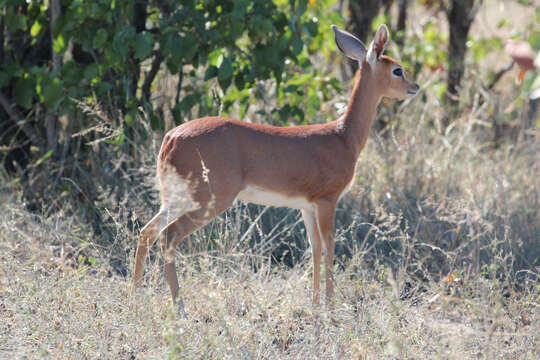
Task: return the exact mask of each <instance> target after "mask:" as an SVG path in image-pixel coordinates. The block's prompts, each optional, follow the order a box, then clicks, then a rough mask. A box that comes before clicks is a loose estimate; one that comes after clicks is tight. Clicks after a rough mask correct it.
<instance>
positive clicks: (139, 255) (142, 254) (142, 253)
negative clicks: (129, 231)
mask: <svg viewBox="0 0 540 360" xmlns="http://www.w3.org/2000/svg"><path fill="white" fill-rule="evenodd" d="M166 217H167V211H166V210H164V209H161V210H160V211H159V213H157V214H156V216H154V217H153V218H152V220H150V221H149V222H148V224H146V225H145V226H144V227H143V228H142V230H141V234H140V235H139V241H138V244H137V252H136V254H135V269H134V271H133V287H132V292H133V291H135V289H136V288H137V287H139V286H141V283H142V278H143V274H144V260H145V259H146V255H147V254H148V249H149V248H150V247H152V245H154V243H155V242H156V240H157V238H158V236H159V233H160V231H161V227H162V224H163V222H164V219H166Z"/></svg>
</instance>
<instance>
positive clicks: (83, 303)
mask: <svg viewBox="0 0 540 360" xmlns="http://www.w3.org/2000/svg"><path fill="white" fill-rule="evenodd" d="M410 106H411V107H412V108H413V109H412V110H410V111H411V112H413V113H412V114H411V113H410V112H407V110H404V112H403V113H401V114H400V115H399V117H400V119H402V120H403V121H404V122H403V123H402V124H401V128H402V129H403V128H404V129H405V130H402V131H401V132H396V133H395V134H393V135H392V136H391V137H390V139H391V140H390V141H384V140H377V139H374V140H373V141H371V143H370V145H369V147H368V148H367V149H366V153H365V154H364V156H363V157H362V159H361V163H360V165H359V167H358V172H359V174H358V175H359V176H358V179H357V183H356V187H355V188H354V189H353V192H352V195H350V196H349V197H348V198H347V199H346V200H345V201H344V202H343V204H342V206H341V208H340V210H339V213H338V219H337V228H338V230H337V234H338V235H337V244H338V254H341V256H340V257H339V258H338V260H337V264H336V266H337V273H336V282H337V295H336V301H335V304H334V308H333V310H331V311H327V310H322V311H314V310H313V309H312V305H311V294H310V289H311V266H310V264H311V263H310V257H309V252H306V253H303V249H304V248H305V242H304V243H302V242H301V241H300V242H299V244H300V245H299V246H300V248H294V247H293V248H289V249H288V251H289V252H291V253H293V254H295V256H294V259H295V260H294V266H293V267H292V268H286V267H283V266H279V265H275V264H272V261H271V259H270V258H269V255H270V253H274V254H276V251H277V249H278V248H280V246H281V245H282V244H283V242H285V243H290V242H291V238H292V242H293V243H295V242H298V241H299V240H298V239H303V237H304V235H303V227H302V226H300V225H299V224H298V220H299V218H298V215H297V214H296V213H294V212H277V214H278V216H276V215H275V214H276V212H274V211H268V212H267V213H265V214H263V215H262V216H260V217H259V215H260V212H259V211H257V209H254V208H252V207H245V206H240V207H237V208H235V209H233V210H231V211H229V212H228V213H226V214H225V216H223V217H221V218H220V219H218V220H217V221H215V222H214V223H213V224H212V225H211V226H209V227H207V228H205V229H204V230H203V231H201V232H199V233H197V234H195V235H194V236H193V237H192V239H191V249H189V248H188V247H187V246H185V248H182V249H181V250H182V251H181V252H182V254H183V255H179V260H180V266H179V271H180V275H181V276H180V279H181V283H182V292H183V295H184V297H185V300H186V308H187V311H188V314H189V316H188V318H185V319H182V318H179V317H178V316H177V315H176V313H175V311H174V308H173V307H172V305H171V302H170V299H169V298H170V295H169V291H168V289H167V287H166V284H165V283H164V281H163V278H162V275H161V270H160V261H159V259H160V258H159V256H158V257H156V254H152V255H151V256H150V259H149V260H148V261H147V264H148V267H149V269H148V271H147V275H148V276H147V281H146V284H147V285H146V287H145V288H144V289H141V290H140V291H139V292H138V293H137V294H136V296H134V297H131V296H130V293H129V288H130V277H129V276H127V277H123V276H119V275H117V273H122V272H125V270H122V269H121V270H119V267H118V263H121V264H123V265H122V266H123V268H124V269H129V268H131V261H132V260H131V259H132V255H133V246H134V239H135V236H136V232H135V231H132V230H130V227H129V226H126V223H128V222H129V220H130V216H132V215H129V212H128V211H127V209H128V208H129V206H130V204H132V203H136V202H138V201H140V196H137V193H136V192H137V191H138V192H144V191H146V190H145V188H140V189H138V190H133V191H132V192H133V193H129V192H128V195H129V197H130V199H131V200H129V199H126V200H125V201H120V204H118V203H116V204H115V203H113V202H109V203H107V201H108V200H107V199H103V200H102V201H103V203H102V205H103V206H104V208H105V209H106V212H107V214H108V216H110V219H109V220H108V221H106V224H108V225H107V226H108V227H109V228H110V229H112V230H110V231H109V233H112V234H114V241H113V242H112V243H109V244H105V243H103V241H102V240H101V241H100V239H96V238H94V236H95V235H94V234H93V231H92V230H91V228H90V227H89V226H85V225H82V224H81V222H80V220H79V219H78V218H77V216H75V215H73V212H71V215H70V210H69V207H67V208H66V209H64V210H65V212H64V213H52V215H46V214H48V212H47V211H44V214H43V215H41V216H37V215H35V214H32V213H28V212H26V211H24V210H23V205H22V204H21V203H20V202H19V201H18V200H17V196H18V194H17V192H5V193H4V194H3V199H2V200H3V201H2V202H1V204H2V205H0V212H1V213H2V217H1V222H0V253H1V254H2V255H0V318H1V321H0V357H6V358H7V357H10V358H11V357H16V358H37V357H40V358H115V359H123V358H126V359H132V358H141V359H152V358H156V359H162V358H166V357H169V358H234V359H236V358H280V359H281V358H295V359H297V358H300V359H304V358H339V359H341V358H355V359H381V358H395V359H405V358H408V359H463V358H465V359H469V358H477V359H493V358H504V359H534V358H536V355H537V353H538V351H539V350H540V339H539V337H540V335H539V334H540V312H539V311H538V308H539V305H540V286H539V281H538V279H539V278H538V268H537V267H535V265H534V264H538V250H537V239H538V237H535V236H536V235H537V234H538V229H539V222H538V216H537V215H538V188H537V184H536V182H537V179H536V177H535V176H536V175H535V174H537V173H538V166H539V165H538V161H537V159H536V158H535V156H534V151H533V150H534V149H535V148H534V147H535V146H537V145H536V143H534V142H533V143H526V144H524V145H522V146H521V147H520V148H514V149H512V151H510V150H508V149H506V148H503V149H499V150H497V149H491V150H483V149H478V148H476V147H477V146H478V147H480V145H478V144H479V143H478V142H477V140H476V139H475V138H474V137H473V135H472V133H467V125H466V124H465V125H459V126H457V127H456V129H455V132H454V133H453V132H449V133H448V134H446V135H445V136H440V135H437V131H436V130H435V129H434V128H430V127H429V126H427V124H426V122H428V121H432V120H433V118H431V119H428V117H429V116H428V115H427V113H422V112H419V110H418V109H414V107H415V105H414V104H412V105H410ZM432 106H435V105H432ZM426 108H429V107H426ZM405 109H406V108H405ZM415 111H416V113H414V112H415ZM413 115H414V116H415V117H412V116H413ZM435 116H436V115H435ZM416 118H419V119H423V120H421V121H424V122H421V123H419V124H417V126H413V124H414V119H416ZM406 119H409V120H406ZM435 120H436V118H435ZM426 139H429V141H426ZM445 143H448V144H449V145H448V146H445V145H444V144H445ZM460 143H461V144H462V145H460ZM150 177H151V176H150ZM478 179H482V180H481V181H478ZM150 181H151V180H150ZM498 186H502V187H503V188H502V189H501V188H498ZM12 189H16V187H12ZM109 201H110V200H109ZM279 211H281V210H279ZM272 214H273V215H272ZM144 216H145V217H150V216H151V211H150V210H149V209H146V210H144ZM283 219H284V220H285V221H283V222H282V223H280V221H279V220H283ZM255 220H256V221H255ZM250 224H255V226H252V227H249V225H250ZM302 244H303V245H302ZM302 246H303V247H302ZM276 256H277V257H279V256H278V255H276ZM521 258H524V259H525V260H523V259H521ZM531 262H532V264H533V265H531V266H527V264H528V263H529V264H531ZM536 266H537V265H536ZM520 270H521V271H520Z"/></svg>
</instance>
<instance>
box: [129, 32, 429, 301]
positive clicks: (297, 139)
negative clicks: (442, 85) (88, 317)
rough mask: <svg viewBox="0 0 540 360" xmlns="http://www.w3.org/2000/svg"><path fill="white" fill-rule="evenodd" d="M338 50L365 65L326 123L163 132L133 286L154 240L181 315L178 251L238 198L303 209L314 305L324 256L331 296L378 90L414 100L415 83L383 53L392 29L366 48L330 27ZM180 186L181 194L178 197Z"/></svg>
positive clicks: (211, 125)
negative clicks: (342, 208)
mask: <svg viewBox="0 0 540 360" xmlns="http://www.w3.org/2000/svg"><path fill="white" fill-rule="evenodd" d="M332 29H333V31H334V36H335V41H336V44H337V47H338V48H339V50H340V51H341V52H342V53H343V54H345V55H346V56H347V57H349V58H351V59H353V60H356V61H358V62H359V65H361V67H360V70H358V72H357V75H356V77H355V81H354V87H353V90H352V93H351V96H350V99H349V101H348V105H347V108H346V110H345V112H344V114H343V115H342V116H341V117H339V118H338V119H337V120H334V121H332V122H329V123H325V124H316V125H302V126H290V127H276V126H268V125H261V124H256V123H248V122H242V121H238V120H234V119H229V118H224V117H205V118H200V119H196V120H192V121H188V122H186V123H184V124H182V125H180V126H178V127H176V128H174V129H172V130H170V131H169V132H168V133H167V134H166V135H165V137H164V139H163V143H162V145H161V149H160V151H159V155H158V158H157V177H158V180H159V190H160V200H161V207H160V210H159V212H158V213H157V215H155V216H154V217H153V218H152V219H151V220H150V222H149V223H148V224H147V225H145V226H144V228H143V229H142V230H141V234H140V237H139V241H138V246H137V252H136V255H135V269H134V278H133V290H135V289H136V288H137V287H138V286H140V285H141V282H142V277H143V272H144V260H145V257H146V255H147V252H148V248H149V247H151V246H152V245H153V244H154V243H155V241H156V240H157V238H158V237H160V247H161V251H162V254H163V257H164V272H165V276H166V279H167V282H168V284H169V287H170V291H171V295H172V300H173V304H176V306H178V308H179V310H180V311H181V312H183V307H184V304H183V301H182V298H181V297H179V294H178V292H179V286H178V279H177V275H176V268H175V261H174V255H175V252H176V248H177V247H178V245H179V244H180V242H181V241H182V239H184V238H186V237H187V236H188V235H189V234H191V233H192V232H194V231H195V230H196V229H199V228H200V227H202V226H203V225H205V224H206V223H208V222H209V221H210V220H212V219H213V218H215V217H216V216H217V215H219V214H221V213H222V212H224V211H225V210H226V209H227V208H229V207H230V206H231V205H232V204H233V202H234V201H235V200H241V201H244V202H249V203H256V204H262V205H268V206H286V207H290V208H294V209H299V210H300V211H301V213H302V218H303V221H304V224H305V227H306V230H307V237H308V239H309V242H310V245H311V251H312V256H313V293H312V296H313V304H314V305H315V306H319V305H320V268H321V258H322V255H323V253H324V264H325V269H326V271H325V282H326V304H327V305H328V304H330V302H331V299H332V297H333V293H334V281H333V261H334V238H333V235H334V214H335V211H336V204H337V202H338V200H339V199H340V198H341V197H342V196H343V194H344V193H345V192H346V191H347V190H348V188H349V186H350V185H351V183H352V179H353V175H354V173H355V167H356V163H357V159H358V156H359V154H360V151H362V148H363V147H364V145H365V144H366V140H367V138H368V135H369V131H370V128H371V124H372V121H373V118H374V115H375V111H376V109H377V105H378V104H379V101H380V100H381V98H382V97H389V98H394V99H400V100H403V99H407V98H411V97H413V96H414V95H416V93H417V92H418V90H419V86H418V85H417V84H416V83H414V82H412V81H410V80H408V79H407V76H406V74H405V71H404V70H403V67H402V66H401V65H400V64H399V62H397V61H396V60H394V59H392V58H390V57H388V56H385V55H383V52H384V49H385V47H386V45H387V43H388V38H389V35H388V29H387V27H386V25H384V24H383V25H381V26H380V27H379V29H378V30H377V33H376V34H375V38H374V40H373V41H372V43H371V45H370V47H369V49H367V48H366V46H365V45H364V44H363V43H362V41H360V40H359V39H358V38H356V37H355V36H353V35H352V34H350V33H348V32H346V31H344V30H341V29H339V28H338V27H336V26H335V25H332ZM180 192H183V193H185V195H184V196H182V197H180V196H179V195H178V194H179V193H180Z"/></svg>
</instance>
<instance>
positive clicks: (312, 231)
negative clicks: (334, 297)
mask: <svg viewBox="0 0 540 360" xmlns="http://www.w3.org/2000/svg"><path fill="white" fill-rule="evenodd" d="M302 217H303V219H304V224H305V226H306V230H307V231H306V232H307V237H308V240H309V243H310V244H311V252H312V256H313V305H315V306H319V305H320V303H321V257H322V248H321V237H320V234H319V229H318V226H317V219H316V217H315V213H314V212H313V211H309V210H302Z"/></svg>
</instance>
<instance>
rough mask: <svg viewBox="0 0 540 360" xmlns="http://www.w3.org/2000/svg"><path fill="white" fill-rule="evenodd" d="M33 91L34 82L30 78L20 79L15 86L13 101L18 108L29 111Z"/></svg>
mask: <svg viewBox="0 0 540 360" xmlns="http://www.w3.org/2000/svg"><path fill="white" fill-rule="evenodd" d="M34 94H35V89H34V81H32V80H31V79H30V78H20V79H19V80H17V83H16V84H15V101H16V102H17V104H19V105H20V106H22V107H24V108H27V109H29V108H30V107H31V106H32V101H33V99H34Z"/></svg>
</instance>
